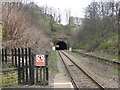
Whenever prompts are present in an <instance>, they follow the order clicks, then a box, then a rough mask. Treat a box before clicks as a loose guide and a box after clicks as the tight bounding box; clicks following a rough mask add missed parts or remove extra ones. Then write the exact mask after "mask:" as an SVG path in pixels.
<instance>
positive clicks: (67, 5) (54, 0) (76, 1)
mask: <svg viewBox="0 0 120 90" xmlns="http://www.w3.org/2000/svg"><path fill="white" fill-rule="evenodd" d="M34 1H35V2H36V3H37V4H38V5H40V6H43V5H47V6H49V7H53V8H56V9H58V8H59V9H60V10H62V11H64V9H71V15H72V16H74V17H76V16H78V17H83V15H84V10H83V9H84V8H85V7H86V6H87V5H88V4H90V2H91V1H93V0H34Z"/></svg>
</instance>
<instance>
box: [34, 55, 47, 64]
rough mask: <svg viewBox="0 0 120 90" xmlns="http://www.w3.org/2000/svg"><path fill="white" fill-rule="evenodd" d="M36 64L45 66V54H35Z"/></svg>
mask: <svg viewBox="0 0 120 90" xmlns="http://www.w3.org/2000/svg"><path fill="white" fill-rule="evenodd" d="M35 65H36V66H45V55H36V63H35Z"/></svg>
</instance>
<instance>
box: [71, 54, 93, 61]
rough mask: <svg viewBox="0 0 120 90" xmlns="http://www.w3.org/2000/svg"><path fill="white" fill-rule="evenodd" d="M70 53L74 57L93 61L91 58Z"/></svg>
mask: <svg viewBox="0 0 120 90" xmlns="http://www.w3.org/2000/svg"><path fill="white" fill-rule="evenodd" d="M70 54H71V55H73V56H74V57H76V58H77V59H79V60H83V61H88V62H93V61H94V60H91V59H89V58H86V57H82V56H80V55H78V54H77V53H70Z"/></svg>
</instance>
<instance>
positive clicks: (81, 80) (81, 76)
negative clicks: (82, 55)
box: [58, 51, 105, 90]
mask: <svg viewBox="0 0 120 90" xmlns="http://www.w3.org/2000/svg"><path fill="white" fill-rule="evenodd" d="M58 53H59V55H60V57H61V59H62V61H63V63H64V65H65V67H66V70H67V71H68V74H69V76H70V78H71V82H72V83H73V86H74V88H75V89H76V90H79V89H80V88H91V89H95V88H97V89H99V90H105V88H104V87H103V86H102V85H101V84H99V83H98V82H97V81H96V80H95V79H93V78H92V77H91V76H90V75H89V74H88V73H86V71H84V70H83V69H82V68H81V67H80V66H79V65H78V64H77V62H75V61H74V60H73V58H71V57H70V56H69V55H67V54H66V53H65V52H63V51H58Z"/></svg>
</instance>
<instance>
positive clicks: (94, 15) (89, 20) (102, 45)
mask: <svg viewBox="0 0 120 90" xmlns="http://www.w3.org/2000/svg"><path fill="white" fill-rule="evenodd" d="M111 4H112V5H113V6H114V7H113V6H111ZM117 5H118V3H117V2H108V3H107V2H92V3H91V4H90V5H89V6H88V7H87V8H86V10H85V18H84V20H83V22H82V24H81V26H80V28H79V30H77V31H76V32H75V35H73V37H72V41H71V42H72V43H71V45H72V47H73V48H74V49H78V48H79V49H84V50H85V51H87V52H99V53H107V54H110V55H118V49H119V45H118V31H119V29H120V24H119V18H120V13H119V12H118V7H117ZM105 7H109V9H106V8H105Z"/></svg>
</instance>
